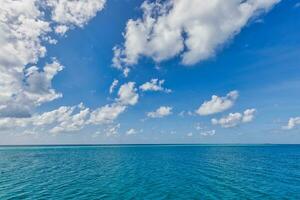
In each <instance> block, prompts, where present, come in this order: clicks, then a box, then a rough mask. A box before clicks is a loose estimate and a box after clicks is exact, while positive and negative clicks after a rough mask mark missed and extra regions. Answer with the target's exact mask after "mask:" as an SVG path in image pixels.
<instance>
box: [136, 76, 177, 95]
mask: <svg viewBox="0 0 300 200" xmlns="http://www.w3.org/2000/svg"><path fill="white" fill-rule="evenodd" d="M164 82H165V80H158V79H151V80H150V82H146V83H144V84H143V85H141V86H140V89H141V90H142V91H161V92H166V93H170V92H172V91H171V90H170V89H167V88H164V87H163V84H164Z"/></svg>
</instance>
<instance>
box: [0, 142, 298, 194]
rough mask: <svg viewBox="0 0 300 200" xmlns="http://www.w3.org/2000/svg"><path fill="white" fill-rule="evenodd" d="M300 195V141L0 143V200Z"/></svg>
mask: <svg viewBox="0 0 300 200" xmlns="http://www.w3.org/2000/svg"><path fill="white" fill-rule="evenodd" d="M8 199H34V200H36V199H53V200H56V199H79V200H82V199H87V200H92V199H121V200H125V199H151V200H152V199H154V200H156V199H184V200H186V199H295V200H298V199H300V145H104V146H101V145H100V146H22V147H15V146H10V147H0V200H8Z"/></svg>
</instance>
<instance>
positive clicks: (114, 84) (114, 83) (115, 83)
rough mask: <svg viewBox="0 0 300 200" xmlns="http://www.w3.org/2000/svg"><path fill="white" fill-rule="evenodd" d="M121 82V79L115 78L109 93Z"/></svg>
mask: <svg viewBox="0 0 300 200" xmlns="http://www.w3.org/2000/svg"><path fill="white" fill-rule="evenodd" d="M118 84H119V81H118V80H117V79H114V80H113V82H112V83H111V85H110V87H109V93H110V94H112V93H113V92H114V90H115V88H116V87H117V85H118Z"/></svg>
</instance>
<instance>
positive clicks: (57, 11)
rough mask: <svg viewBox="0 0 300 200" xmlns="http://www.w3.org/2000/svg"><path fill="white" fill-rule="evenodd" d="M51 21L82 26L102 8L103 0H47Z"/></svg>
mask: <svg viewBox="0 0 300 200" xmlns="http://www.w3.org/2000/svg"><path fill="white" fill-rule="evenodd" d="M46 4H47V5H48V6H49V7H50V8H51V18H52V20H53V21H55V22H57V23H59V24H64V25H75V26H79V27H83V26H84V25H85V24H86V23H87V22H88V21H89V20H90V19H91V18H93V17H95V16H96V13H97V12H98V11H100V10H102V9H103V8H104V4H105V0H72V1H70V0H47V1H46Z"/></svg>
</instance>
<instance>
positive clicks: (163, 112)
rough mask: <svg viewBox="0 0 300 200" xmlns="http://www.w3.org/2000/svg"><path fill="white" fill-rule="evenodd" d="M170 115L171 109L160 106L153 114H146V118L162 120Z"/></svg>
mask: <svg viewBox="0 0 300 200" xmlns="http://www.w3.org/2000/svg"><path fill="white" fill-rule="evenodd" d="M171 114H172V107H170V106H161V107H159V108H158V109H156V110H155V111H153V112H148V113H147V116H148V117H150V118H163V117H166V116H168V115H171Z"/></svg>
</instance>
